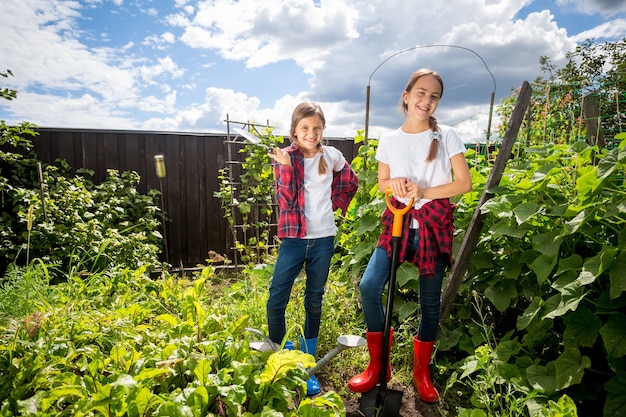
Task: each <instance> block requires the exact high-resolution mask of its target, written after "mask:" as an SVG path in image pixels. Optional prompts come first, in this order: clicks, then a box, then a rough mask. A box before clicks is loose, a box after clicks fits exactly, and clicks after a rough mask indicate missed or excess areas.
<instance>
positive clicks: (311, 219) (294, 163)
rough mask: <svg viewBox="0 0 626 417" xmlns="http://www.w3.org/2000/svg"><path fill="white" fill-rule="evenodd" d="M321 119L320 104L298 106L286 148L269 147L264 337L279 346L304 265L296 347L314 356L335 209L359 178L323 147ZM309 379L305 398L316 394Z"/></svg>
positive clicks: (315, 382)
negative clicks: (273, 201)
mask: <svg viewBox="0 0 626 417" xmlns="http://www.w3.org/2000/svg"><path fill="white" fill-rule="evenodd" d="M325 127H326V119H325V118H324V113H323V112H322V109H321V108H320V106H319V105H317V104H314V103H307V102H305V103H300V104H299V105H298V106H296V108H295V109H294V111H293V115H292V118H291V133H290V140H291V145H290V146H289V147H287V148H285V149H279V148H276V149H274V151H273V153H271V154H270V157H271V158H272V159H273V160H274V176H275V180H276V195H277V198H278V207H279V209H280V213H279V219H278V238H279V239H281V244H280V248H279V250H278V258H277V259H276V266H275V268H274V275H273V277H272V282H271V284H270V289H269V298H268V300H267V305H266V309H267V325H268V330H269V337H270V339H272V341H274V342H275V343H277V344H281V343H282V340H283V338H284V337H285V333H286V325H285V309H286V307H287V303H288V302H289V297H290V294H291V288H292V287H293V283H294V281H295V279H296V277H297V276H298V274H299V273H300V270H301V269H302V267H303V266H304V269H305V272H306V288H305V292H304V309H305V314H306V317H305V322H304V335H303V336H301V337H300V349H301V350H302V351H303V352H307V353H309V354H311V355H313V356H315V353H316V350H317V337H318V333H319V328H320V320H321V317H322V297H323V295H324V289H325V286H326V281H327V279H328V272H329V268H330V260H331V258H332V256H333V253H334V252H335V244H334V239H335V234H336V233H337V226H336V225H335V216H334V211H335V210H336V209H341V210H342V211H343V213H344V214H345V211H346V210H347V208H348V205H349V204H350V201H352V198H353V197H354V195H355V194H356V191H357V187H358V177H357V175H356V174H355V172H354V171H353V170H352V168H351V167H350V165H349V164H348V162H347V161H346V159H345V158H344V156H343V154H342V153H341V152H340V151H339V150H338V149H336V148H334V147H332V146H325V145H322V137H323V133H324V128H325ZM320 390H321V387H320V384H319V381H318V380H317V378H316V377H315V375H312V376H311V378H310V379H309V380H308V381H307V395H315V394H318V393H319V392H320Z"/></svg>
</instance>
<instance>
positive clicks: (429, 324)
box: [359, 229, 446, 342]
mask: <svg viewBox="0 0 626 417" xmlns="http://www.w3.org/2000/svg"><path fill="white" fill-rule="evenodd" d="M418 249H419V233H418V231H417V230H414V229H411V230H410V232H409V243H408V247H407V258H412V257H413V254H414V253H415V251H416V250H418ZM445 269H446V262H445V258H444V257H439V258H438V259H437V267H436V271H435V276H433V277H428V278H425V277H421V276H420V277H419V302H420V314H421V317H420V323H419V328H418V333H417V338H418V339H419V340H421V341H423V342H430V341H433V340H435V337H436V336H437V329H438V328H439V318H440V316H441V285H442V283H443V275H444V272H445ZM390 270H391V258H390V257H389V256H388V255H387V251H386V250H385V249H382V248H376V250H374V253H373V254H372V257H371V258H370V260H369V263H368V264H367V268H366V269H365V273H364V274H363V278H361V283H360V285H359V291H360V293H361V301H362V303H363V315H364V316H365V323H366V324H367V330H368V331H369V332H382V331H384V326H385V312H384V309H383V303H382V295H383V290H384V289H385V286H386V285H387V283H388V282H389V274H390ZM392 290H395V289H392Z"/></svg>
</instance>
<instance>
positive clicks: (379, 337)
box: [348, 328, 393, 392]
mask: <svg viewBox="0 0 626 417" xmlns="http://www.w3.org/2000/svg"><path fill="white" fill-rule="evenodd" d="M383 334H384V333H383V332H367V335H366V336H367V349H368V350H369V353H370V363H369V365H368V366H367V368H366V369H365V371H363V372H361V373H360V374H358V375H356V376H353V377H352V378H350V380H349V381H348V389H349V390H350V391H352V392H367V391H369V390H371V389H372V388H374V387H375V386H376V384H378V380H379V379H380V366H381V361H382V353H383ZM392 340H393V328H392V329H391V332H390V333H389V353H390V354H391V342H392ZM390 378H391V361H389V363H388V368H387V381H389V379H390Z"/></svg>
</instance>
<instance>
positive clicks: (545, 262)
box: [530, 254, 557, 284]
mask: <svg viewBox="0 0 626 417" xmlns="http://www.w3.org/2000/svg"><path fill="white" fill-rule="evenodd" d="M556 261H557V257H556V256H547V255H543V254H541V255H539V256H538V257H537V258H536V259H535V260H534V262H533V263H532V264H531V265H530V268H531V269H532V270H533V272H534V273H535V275H536V276H537V283H538V284H542V283H543V282H545V280H546V279H548V277H549V276H550V274H551V273H552V270H553V269H554V266H555V265H556Z"/></svg>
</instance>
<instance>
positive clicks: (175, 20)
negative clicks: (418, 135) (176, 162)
mask: <svg viewBox="0 0 626 417" xmlns="http://www.w3.org/2000/svg"><path fill="white" fill-rule="evenodd" d="M0 16H2V24H0V39H1V41H0V60H1V61H2V63H1V64H0V72H6V70H10V71H11V72H12V73H13V74H14V77H9V78H0V83H1V84H0V88H3V87H9V88H14V89H17V90H18V98H17V100H13V101H10V102H9V101H5V100H2V101H0V119H2V120H5V122H7V123H9V124H16V123H19V122H21V121H29V122H32V123H35V124H36V125H38V126H41V127H70V128H97V129H124V130H128V129H130V130H150V131H186V132H211V133H217V132H224V131H226V123H225V120H226V119H227V118H228V119H230V120H231V121H233V122H246V121H250V122H256V123H260V124H266V123H269V124H270V125H272V126H275V127H276V130H275V133H276V134H284V133H286V132H287V131H288V129H289V120H290V117H291V112H292V110H293V108H294V107H295V105H296V104H297V103H299V102H300V101H304V100H311V101H315V102H318V103H320V104H321V105H322V107H323V109H324V112H325V113H326V119H327V129H326V132H325V134H326V136H332V137H353V136H354V134H355V133H356V131H357V130H359V129H363V128H364V126H365V113H366V112H365V108H366V89H367V86H368V85H370V88H371V100H370V116H369V125H370V127H369V136H370V137H377V136H378V135H380V134H381V133H384V132H386V131H388V130H391V129H393V128H396V127H397V126H398V125H399V124H400V123H401V122H402V116H401V114H400V112H399V111H398V109H397V102H398V99H399V97H400V93H401V91H402V89H403V88H404V85H405V83H406V80H407V79H408V77H409V75H410V74H411V72H413V71H414V70H416V69H418V68H420V67H430V68H433V69H435V70H436V71H438V72H439V73H440V74H441V75H442V76H443V78H444V82H445V84H446V85H445V91H444V95H443V99H442V101H441V103H440V105H439V109H438V110H437V113H436V115H437V116H438V118H439V121H440V123H445V124H449V125H453V126H456V127H457V129H458V130H459V133H461V136H462V137H463V139H464V140H466V141H468V142H471V141H474V140H476V139H477V138H480V137H482V136H483V132H484V130H485V129H486V128H487V120H488V115H489V102H490V98H491V93H492V92H493V91H495V97H496V101H495V102H496V105H497V104H498V102H499V100H500V99H501V98H503V97H506V96H507V95H508V94H509V93H510V91H511V89H512V88H517V87H519V86H520V85H521V84H522V82H523V81H524V80H527V81H532V80H534V79H535V78H536V77H537V76H539V75H541V73H540V70H539V57H540V56H544V55H545V56H548V57H549V58H550V59H551V60H552V62H553V63H555V64H557V65H558V64H560V63H562V62H563V61H562V60H563V58H564V55H565V54H566V53H567V52H568V51H572V50H573V49H574V48H575V47H576V45H577V44H580V43H581V42H583V41H584V40H586V39H591V38H593V39H596V40H597V41H599V42H606V41H617V40H620V39H622V38H624V37H626V0H552V1H548V0H463V1H445V2H444V1H425V0H419V1H418V0H263V1H258V0H238V1H237V0H172V1H162V0H82V1H75V0H74V1H65V0H2V1H0ZM236 126H237V125H236V124H234V125H231V127H236Z"/></svg>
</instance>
